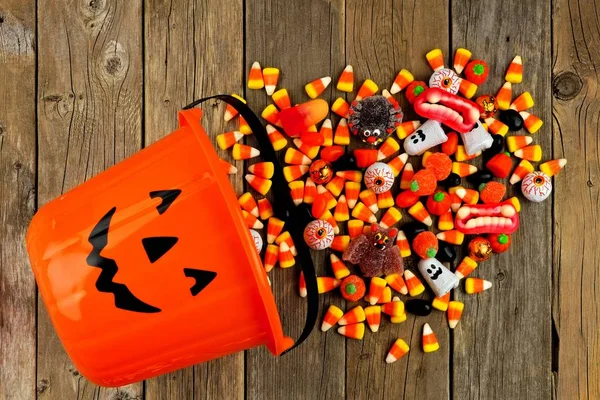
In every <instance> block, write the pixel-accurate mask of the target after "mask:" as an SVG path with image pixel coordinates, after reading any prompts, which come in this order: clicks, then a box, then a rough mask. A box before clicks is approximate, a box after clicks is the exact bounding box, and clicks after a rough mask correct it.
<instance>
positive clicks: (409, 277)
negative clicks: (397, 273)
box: [404, 270, 425, 297]
mask: <svg viewBox="0 0 600 400" xmlns="http://www.w3.org/2000/svg"><path fill="white" fill-rule="evenodd" d="M404 282H406V287H407V288H408V293H409V294H410V295H411V296H412V297H415V296H418V295H420V294H421V293H423V292H424V291H425V286H423V284H422V283H421V281H420V280H419V278H417V277H416V276H415V274H413V273H412V272H411V271H409V270H405V271H404Z"/></svg>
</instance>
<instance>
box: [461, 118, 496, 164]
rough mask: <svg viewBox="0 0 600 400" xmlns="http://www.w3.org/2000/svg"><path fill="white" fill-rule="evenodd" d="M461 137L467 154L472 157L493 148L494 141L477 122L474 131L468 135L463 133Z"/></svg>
mask: <svg viewBox="0 0 600 400" xmlns="http://www.w3.org/2000/svg"><path fill="white" fill-rule="evenodd" d="M460 137H461V138H462V141H463V143H464V145H465V153H467V154H468V155H470V156H472V155H473V154H476V153H479V152H480V151H483V150H487V149H489V148H490V147H492V144H493V143H494V139H493V138H492V135H490V134H489V133H488V132H487V131H486V130H485V129H484V128H483V126H481V123H480V122H479V121H477V123H476V124H475V126H474V127H473V129H471V130H470V131H469V132H467V133H461V134H460Z"/></svg>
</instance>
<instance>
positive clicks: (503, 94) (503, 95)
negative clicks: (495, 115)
mask: <svg viewBox="0 0 600 400" xmlns="http://www.w3.org/2000/svg"><path fill="white" fill-rule="evenodd" d="M511 99H512V85H511V84H510V82H505V83H504V85H502V87H501V88H500V90H499V91H498V93H497V94H496V101H497V102H498V109H499V110H508V109H509V108H510V103H511Z"/></svg>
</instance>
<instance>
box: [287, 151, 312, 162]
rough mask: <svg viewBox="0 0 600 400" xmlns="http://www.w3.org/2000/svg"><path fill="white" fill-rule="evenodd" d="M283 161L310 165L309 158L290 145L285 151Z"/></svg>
mask: <svg viewBox="0 0 600 400" xmlns="http://www.w3.org/2000/svg"><path fill="white" fill-rule="evenodd" d="M284 161H285V162H286V163H287V164H293V165H310V164H311V163H312V161H311V159H310V158H308V157H307V156H306V155H304V154H302V153H301V152H300V151H298V150H296V149H294V148H292V147H288V149H287V150H286V151H285V157H284Z"/></svg>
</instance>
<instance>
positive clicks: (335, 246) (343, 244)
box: [330, 235, 350, 253]
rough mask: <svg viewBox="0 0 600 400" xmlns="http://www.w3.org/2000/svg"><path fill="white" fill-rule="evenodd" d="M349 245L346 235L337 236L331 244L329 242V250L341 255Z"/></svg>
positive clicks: (348, 238) (348, 237)
mask: <svg viewBox="0 0 600 400" xmlns="http://www.w3.org/2000/svg"><path fill="white" fill-rule="evenodd" d="M349 244H350V236H348V235H338V236H335V237H334V238H333V242H331V246H330V247H331V250H335V251H339V252H340V253H343V252H344V251H346V248H348V245H349Z"/></svg>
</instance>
